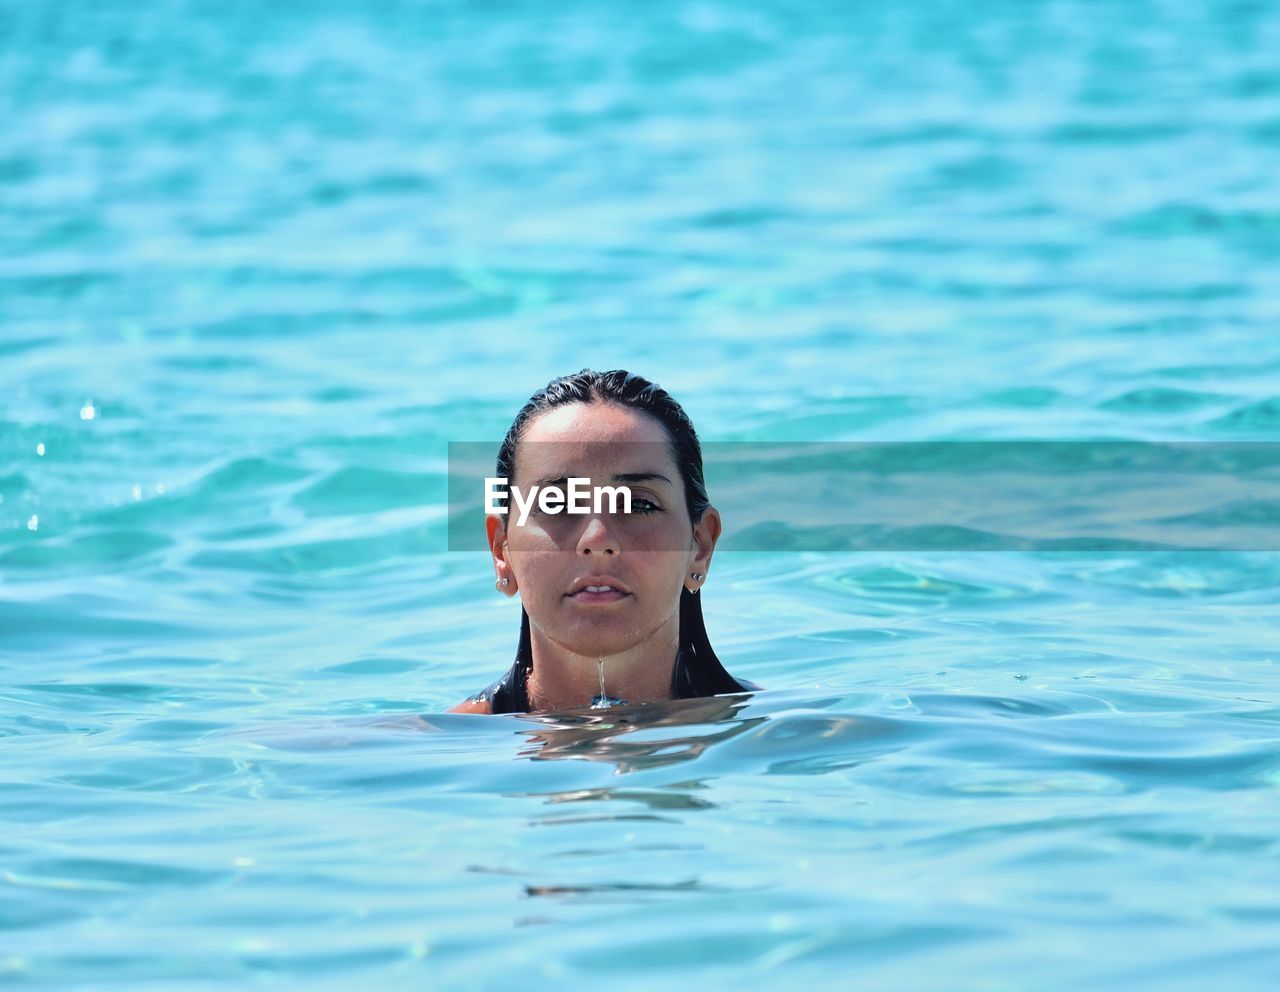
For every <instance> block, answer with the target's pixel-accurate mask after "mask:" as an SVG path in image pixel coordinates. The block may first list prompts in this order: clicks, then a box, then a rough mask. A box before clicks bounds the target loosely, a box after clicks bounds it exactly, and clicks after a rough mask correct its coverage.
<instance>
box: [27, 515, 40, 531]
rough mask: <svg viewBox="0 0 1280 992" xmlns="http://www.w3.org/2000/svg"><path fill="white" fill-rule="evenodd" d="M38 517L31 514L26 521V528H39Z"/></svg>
mask: <svg viewBox="0 0 1280 992" xmlns="http://www.w3.org/2000/svg"><path fill="white" fill-rule="evenodd" d="M39 529H40V518H39V517H38V516H37V515H36V514H34V513H33V514H31V519H30V520H28V521H27V530H39Z"/></svg>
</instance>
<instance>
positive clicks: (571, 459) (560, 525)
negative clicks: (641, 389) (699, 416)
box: [488, 403, 720, 657]
mask: <svg viewBox="0 0 1280 992" xmlns="http://www.w3.org/2000/svg"><path fill="white" fill-rule="evenodd" d="M570 478H582V479H587V480H588V481H587V482H586V483H585V484H580V485H583V486H584V487H586V488H587V489H588V492H592V491H594V487H596V486H606V485H608V486H619V485H626V486H627V487H629V488H630V490H631V513H629V514H628V513H624V512H622V511H621V506H619V510H618V512H616V513H610V512H609V506H608V505H607V503H606V504H605V505H604V506H602V507H601V510H600V512H598V513H597V512H590V513H566V512H564V511H563V510H562V511H561V512H559V513H555V514H552V513H543V512H541V511H540V510H538V509H537V508H535V509H533V510H531V511H530V513H529V515H528V517H527V519H526V520H525V522H524V524H519V523H518V522H517V520H518V516H519V515H518V513H517V512H513V511H514V510H515V506H514V500H512V499H510V498H509V499H508V500H507V505H508V506H509V507H510V508H511V509H510V510H509V511H508V513H507V514H506V516H505V517H502V518H498V517H490V518H489V519H488V528H489V541H490V547H491V550H492V551H493V555H494V559H495V562H496V565H497V568H498V575H499V577H500V578H501V577H504V576H505V577H508V578H510V579H512V582H511V583H509V585H508V590H507V591H508V592H514V591H516V590H518V591H519V593H520V596H521V599H522V601H523V603H524V608H525V610H526V612H527V613H528V614H529V622H530V624H531V625H532V626H533V627H535V628H537V629H538V630H539V631H540V632H541V633H542V634H543V635H544V636H545V637H547V638H549V639H550V640H552V641H554V642H555V643H557V644H558V645H560V646H561V647H562V648H564V649H565V650H567V651H570V652H573V653H574V654H578V655H586V656H594V657H605V656H608V655H613V654H617V653H620V652H622V651H626V650H627V649H629V648H633V647H636V646H637V645H640V644H642V643H644V641H646V640H647V639H648V638H649V637H651V636H652V635H654V634H655V632H657V631H659V630H660V629H661V628H662V627H663V626H664V625H665V624H667V623H669V622H672V621H673V618H675V617H676V616H677V611H678V609H679V605H680V590H681V587H682V586H687V587H688V588H690V589H693V588H697V587H698V586H699V585H700V584H701V583H700V582H699V581H695V580H694V579H693V578H692V573H694V572H697V573H700V574H701V575H703V576H705V575H706V573H707V566H708V565H709V563H710V560H711V552H712V551H713V550H714V547H715V542H716V539H717V538H718V537H719V533H720V519H719V515H718V514H717V513H716V511H715V510H714V509H708V510H707V511H706V512H705V513H704V514H703V518H702V520H701V521H700V522H699V526H698V528H696V529H695V528H694V527H693V524H692V522H691V521H690V519H689V511H688V509H687V507H686V504H685V492H684V482H683V480H682V479H681V477H680V472H679V470H678V469H677V467H676V463H675V459H674V458H673V457H672V456H671V452H670V450H669V440H668V437H667V433H666V430H665V428H664V427H663V426H662V424H661V423H660V422H659V421H658V420H657V419H655V418H654V417H651V416H649V415H648V414H646V413H642V412H640V411H638V410H633V409H630V408H628V407H624V406H619V405H617V404H613V403H590V404H585V403H572V404H566V405H564V406H559V407H555V408H553V409H551V410H548V411H546V412H544V413H542V414H539V415H538V416H537V417H536V418H535V419H534V420H532V421H531V422H530V423H529V424H528V425H527V426H526V428H525V431H524V435H523V437H522V438H521V439H520V442H519V444H518V445H517V446H516V455H515V468H514V478H513V479H511V480H508V481H509V485H511V486H518V487H519V488H520V489H521V491H522V492H523V493H525V494H527V493H528V492H529V490H530V488H531V487H532V486H534V485H538V486H539V487H543V486H553V487H555V488H558V489H560V490H561V491H564V490H565V489H566V485H567V482H566V480H568V479H570ZM587 501H588V502H591V500H590V497H588V499H587ZM504 521H505V526H504V523H503V522H504ZM600 577H606V578H605V579H604V580H603V581H601V582H592V583H591V584H593V585H596V584H606V583H608V582H609V581H610V580H611V581H612V584H614V585H615V586H616V587H618V591H617V592H611V593H599V592H595V593H593V592H590V591H586V590H582V589H581V588H580V587H581V586H582V584H583V583H584V582H585V581H586V580H588V579H599V578H600ZM675 622H677V623H678V622H679V621H678V619H676V620H675Z"/></svg>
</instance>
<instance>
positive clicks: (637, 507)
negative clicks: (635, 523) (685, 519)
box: [631, 496, 662, 513]
mask: <svg viewBox="0 0 1280 992" xmlns="http://www.w3.org/2000/svg"><path fill="white" fill-rule="evenodd" d="M661 510H662V507H660V506H659V505H658V504H657V503H655V502H654V501H653V500H651V499H649V498H647V497H645V496H636V497H635V498H633V499H632V500H631V512H632V513H659V512H661Z"/></svg>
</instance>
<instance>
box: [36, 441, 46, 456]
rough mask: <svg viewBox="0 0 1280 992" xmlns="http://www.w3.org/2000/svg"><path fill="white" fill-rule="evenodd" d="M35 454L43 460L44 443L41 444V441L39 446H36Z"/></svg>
mask: <svg viewBox="0 0 1280 992" xmlns="http://www.w3.org/2000/svg"><path fill="white" fill-rule="evenodd" d="M36 454H37V455H39V456H40V457H41V458H43V457H44V442H43V441H41V442H40V443H39V444H37V445H36Z"/></svg>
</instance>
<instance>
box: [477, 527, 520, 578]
mask: <svg viewBox="0 0 1280 992" xmlns="http://www.w3.org/2000/svg"><path fill="white" fill-rule="evenodd" d="M484 529H485V534H486V535H487V536H488V539H489V553H490V554H492V555H493V570H494V573H495V574H496V575H497V576H498V578H497V581H496V582H495V583H494V584H495V585H496V586H497V588H498V591H499V592H500V593H503V594H504V595H506V596H514V595H515V594H516V589H517V588H518V584H517V583H516V573H515V572H514V571H512V568H511V561H510V559H509V558H508V557H507V525H506V522H505V521H504V519H503V518H502V517H500V516H497V515H496V514H492V513H490V514H488V515H486V516H485V518H484ZM504 580H505V581H506V585H503V581H504Z"/></svg>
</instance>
